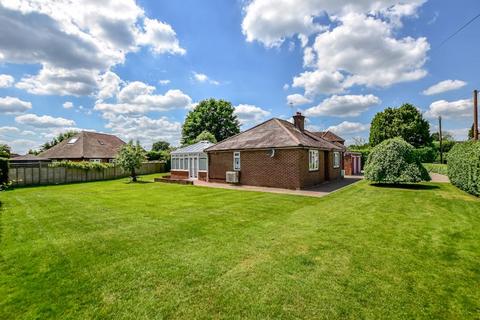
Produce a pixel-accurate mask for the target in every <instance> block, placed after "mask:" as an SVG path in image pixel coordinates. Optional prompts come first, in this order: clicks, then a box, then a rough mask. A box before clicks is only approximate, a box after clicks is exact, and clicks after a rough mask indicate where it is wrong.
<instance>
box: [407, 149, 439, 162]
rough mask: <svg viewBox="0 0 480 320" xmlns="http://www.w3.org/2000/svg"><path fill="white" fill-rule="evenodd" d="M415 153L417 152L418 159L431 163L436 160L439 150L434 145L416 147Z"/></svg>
mask: <svg viewBox="0 0 480 320" xmlns="http://www.w3.org/2000/svg"><path fill="white" fill-rule="evenodd" d="M413 153H414V154H415V157H417V159H418V161H420V162H423V163H431V162H435V160H436V158H437V153H438V151H437V150H435V149H434V148H432V147H423V148H417V149H414V150H413Z"/></svg>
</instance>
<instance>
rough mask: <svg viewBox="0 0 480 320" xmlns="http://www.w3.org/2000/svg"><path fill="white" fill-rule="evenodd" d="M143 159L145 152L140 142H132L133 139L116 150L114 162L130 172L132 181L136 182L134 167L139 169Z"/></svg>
mask: <svg viewBox="0 0 480 320" xmlns="http://www.w3.org/2000/svg"><path fill="white" fill-rule="evenodd" d="M145 159H146V152H145V150H144V149H143V148H142V146H141V145H140V142H138V141H137V143H136V144H134V143H133V141H130V142H129V143H127V144H125V145H124V146H123V147H122V149H120V151H119V152H118V155H117V158H116V163H117V164H118V165H120V166H121V167H122V168H123V169H124V170H125V171H126V172H130V177H131V178H132V181H133V182H136V181H137V173H136V172H135V169H139V168H140V167H141V166H142V162H143V161H144V160H145Z"/></svg>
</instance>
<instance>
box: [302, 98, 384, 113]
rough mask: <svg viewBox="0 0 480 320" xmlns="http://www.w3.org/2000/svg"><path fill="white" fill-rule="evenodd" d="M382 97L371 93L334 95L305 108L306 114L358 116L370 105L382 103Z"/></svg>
mask: <svg viewBox="0 0 480 320" xmlns="http://www.w3.org/2000/svg"><path fill="white" fill-rule="evenodd" d="M380 102H381V101H380V99H379V98H378V97H376V96H374V95H372V94H369V95H344V96H337V95H333V96H331V97H330V98H327V99H325V100H323V102H322V103H320V104H319V105H318V106H315V107H312V108H309V109H307V110H305V115H306V116H310V117H318V116H337V117H356V116H359V115H360V114H361V113H362V112H365V111H367V110H368V109H369V108H370V107H372V106H375V105H378V104H380Z"/></svg>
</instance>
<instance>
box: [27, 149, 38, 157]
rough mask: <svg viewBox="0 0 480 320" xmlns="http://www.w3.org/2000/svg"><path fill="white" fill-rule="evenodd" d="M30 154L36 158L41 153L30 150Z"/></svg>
mask: <svg viewBox="0 0 480 320" xmlns="http://www.w3.org/2000/svg"><path fill="white" fill-rule="evenodd" d="M28 154H33V155H35V156H38V155H39V154H40V151H38V150H34V149H29V150H28Z"/></svg>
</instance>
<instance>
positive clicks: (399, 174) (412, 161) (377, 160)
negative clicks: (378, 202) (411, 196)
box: [365, 138, 430, 184]
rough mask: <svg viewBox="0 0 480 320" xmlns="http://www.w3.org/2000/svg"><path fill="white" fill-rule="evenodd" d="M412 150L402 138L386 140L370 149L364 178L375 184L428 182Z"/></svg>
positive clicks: (428, 179)
mask: <svg viewBox="0 0 480 320" xmlns="http://www.w3.org/2000/svg"><path fill="white" fill-rule="evenodd" d="M414 150H415V149H414V148H413V146H412V145H411V144H409V143H407V142H406V141H405V140H403V139H402V138H393V139H388V140H385V141H383V142H382V143H380V144H379V145H377V146H376V147H374V148H373V149H372V152H371V153H370V155H369V156H368V161H367V164H366V165H365V178H366V179H368V180H370V181H373V182H376V183H394V184H398V183H411V182H420V181H430V176H429V174H428V172H427V170H426V169H425V168H424V167H423V166H422V164H421V163H420V162H419V160H418V158H417V156H416V155H415V152H414Z"/></svg>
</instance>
